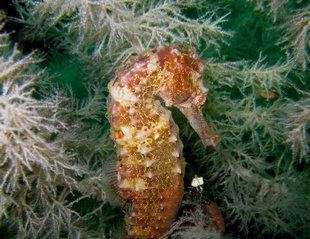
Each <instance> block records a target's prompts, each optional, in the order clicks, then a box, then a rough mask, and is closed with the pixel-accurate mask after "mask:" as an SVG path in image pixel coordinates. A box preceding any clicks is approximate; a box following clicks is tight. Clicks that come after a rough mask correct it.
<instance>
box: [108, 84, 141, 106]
mask: <svg viewBox="0 0 310 239" xmlns="http://www.w3.org/2000/svg"><path fill="white" fill-rule="evenodd" d="M110 94H111V96H112V98H113V100H114V101H116V102H120V103H121V105H123V106H130V105H132V104H133V103H136V102H138V101H139V98H138V97H137V96H136V95H135V94H134V92H132V91H131V90H130V89H128V87H127V86H123V87H120V86H119V85H118V86H116V87H112V88H111V89H110Z"/></svg>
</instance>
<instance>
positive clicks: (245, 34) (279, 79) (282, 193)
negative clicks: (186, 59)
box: [0, 0, 310, 239]
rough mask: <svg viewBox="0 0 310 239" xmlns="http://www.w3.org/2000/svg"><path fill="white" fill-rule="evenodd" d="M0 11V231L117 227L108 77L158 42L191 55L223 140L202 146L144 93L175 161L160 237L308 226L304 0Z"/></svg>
mask: <svg viewBox="0 0 310 239" xmlns="http://www.w3.org/2000/svg"><path fill="white" fill-rule="evenodd" d="M0 10H1V11H0V29H1V30H0V228H1V231H0V236H1V237H4V238H121V236H122V232H123V225H128V217H125V214H126V213H127V215H129V214H128V211H127V212H126V209H128V207H126V205H128V202H127V200H126V199H124V197H122V196H124V192H123V191H124V190H122V189H120V188H122V187H120V182H117V181H116V178H117V177H116V176H117V173H119V174H120V172H121V169H119V168H120V164H119V163H117V159H118V156H117V155H118V154H119V148H118V147H119V146H117V145H116V146H117V147H115V145H114V142H113V140H112V139H111V135H110V132H111V126H110V124H109V117H111V115H109V114H110V113H111V112H110V113H109V111H108V107H107V103H110V104H108V106H109V107H112V106H111V101H110V100H111V99H110V100H109V98H108V95H109V89H108V84H109V82H110V81H111V79H113V77H114V76H115V75H119V74H120V73H121V72H122V70H121V69H123V71H126V69H127V68H126V67H125V68H119V67H120V66H121V65H123V64H125V65H126V62H127V61H128V60H129V62H131V61H133V60H132V59H138V56H141V55H143V54H144V53H143V52H149V54H150V52H151V51H152V50H149V49H157V48H158V47H159V46H173V47H175V48H176V49H180V50H179V51H180V52H189V51H192V52H196V53H195V55H197V58H199V59H201V61H200V63H199V65H201V66H200V67H201V68H200V70H199V74H200V73H201V79H202V82H201V86H203V87H204V89H208V92H206V91H205V92H203V93H205V94H206V100H205V103H204V105H203V106H201V108H200V109H199V110H201V114H202V116H203V118H204V119H205V120H206V122H207V124H208V126H209V127H210V128H211V129H212V130H213V131H214V132H215V134H217V135H219V136H220V139H221V140H220V141H218V140H216V141H218V143H217V145H216V146H215V143H214V144H213V145H214V146H213V145H208V144H207V143H205V144H206V145H204V144H203V142H201V140H200V137H201V136H202V135H204V134H202V133H201V132H200V131H199V130H197V128H196V129H195V125H194V124H191V123H192V122H191V121H188V120H187V119H186V118H185V117H184V116H183V114H182V113H184V111H183V112H180V111H179V109H177V108H178V107H173V103H171V104H170V103H169V102H168V104H167V102H165V99H164V98H163V99H162V100H160V99H157V97H155V98H154V100H155V101H156V102H157V103H156V104H157V106H158V108H160V107H161V108H162V107H163V105H166V106H168V109H165V112H166V113H167V112H168V110H169V111H171V116H169V119H171V120H172V119H173V121H174V122H175V124H176V125H177V126H178V128H179V134H178V135H179V136H178V137H179V138H180V141H179V142H182V144H183V150H182V151H183V156H184V158H185V159H186V164H185V165H184V166H185V169H184V170H181V171H182V173H181V174H182V175H181V176H182V178H183V172H184V196H183V198H182V199H181V196H180V197H179V199H178V203H177V204H178V206H179V211H178V213H177V214H175V215H173V219H174V218H175V220H171V223H172V224H171V225H169V226H168V227H167V228H165V232H164V235H163V236H162V238H184V239H185V238H198V239H199V238H230V237H231V238H271V237H272V238H284V237H285V238H307V236H308V235H309V234H310V231H309V230H310V229H309V226H308V225H309V223H310V168H309V163H310V159H309V154H310V139H309V132H310V100H309V96H310V82H309V75H310V74H309V63H310V51H309V50H310V49H309V48H310V45H309V42H310V41H309V39H310V8H309V6H308V4H307V1H305V0H298V1H297V0H296V1H278V0H233V1H227V0H222V1H201V0H192V1H185V0H177V1H172V0H160V1H140V0H126V1H123V0H121V1H118V0H108V1H103V0H75V1H65V0H11V1H9V2H8V4H7V5H6V6H5V7H3V9H0ZM189 49H192V50H189ZM155 52H156V51H155ZM176 52H178V51H176ZM176 52H175V53H176ZM153 53H154V52H153ZM186 54H189V53H186ZM130 59H131V60H130ZM131 66H132V65H131ZM128 67H129V68H130V66H128ZM135 67H137V65H136V66H135ZM117 69H119V70H117ZM127 70H128V69H127ZM152 70H154V71H156V69H155V68H154V69H152ZM200 71H201V72H200ZM167 72H169V71H167ZM167 72H166V74H168V73H167ZM110 88H111V87H110ZM110 90H111V89H110ZM159 96H160V95H159ZM195 99H196V101H195V102H196V103H197V104H200V103H202V102H203V101H204V99H205V98H204V96H203V97H202V96H201V97H200V98H199V97H198V98H195ZM176 106H177V105H176ZM155 108H156V107H155ZM155 108H154V110H155ZM179 108H180V107H179ZM181 108H182V107H181ZM156 109H157V108H156ZM110 110H111V109H110ZM180 110H181V111H182V109H180ZM163 115H165V114H164V112H163V114H162V116H163ZM185 116H187V115H186V114H185ZM110 119H111V118H110ZM142 120H143V119H142V118H141V120H140V121H142ZM145 120H147V119H145ZM169 122H171V121H169ZM133 125H134V124H133ZM113 127H115V126H113V123H112V128H113ZM124 130H125V133H124V135H125V136H126V135H128V134H130V132H129V131H128V130H127V131H126V129H124ZM195 130H197V131H198V132H197V133H196V132H195ZM123 132H124V131H123ZM173 132H176V131H173ZM112 136H113V137H114V139H116V138H117V137H116V138H115V136H116V135H115V132H114V133H113V129H112ZM152 137H153V136H152ZM154 137H155V135H154ZM136 140H137V139H136ZM135 142H136V141H135ZM135 142H131V143H135ZM137 142H138V141H137ZM116 143H118V142H116ZM138 146H139V145H137V147H138ZM169 152H170V151H169ZM116 168H118V171H117V170H116ZM168 184H169V183H167V185H168ZM182 184H183V180H182ZM123 186H124V185H123ZM134 186H136V187H138V188H139V187H142V184H141V183H140V184H139V182H136V184H135V185H134ZM172 186H173V185H172ZM122 194H123V195H122ZM180 195H181V194H180ZM129 208H130V207H129ZM140 212H141V211H140ZM124 218H125V219H124ZM139 225H140V224H139Z"/></svg>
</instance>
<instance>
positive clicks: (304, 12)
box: [278, 6, 310, 69]
mask: <svg viewBox="0 0 310 239" xmlns="http://www.w3.org/2000/svg"><path fill="white" fill-rule="evenodd" d="M292 13H293V14H292V15H289V16H286V17H285V20H286V22H285V23H283V24H282V25H281V26H280V27H279V28H280V29H281V30H282V32H283V33H284V34H283V36H282V37H281V39H280V40H279V43H278V44H282V45H284V49H289V50H290V51H292V55H293V57H294V59H295V61H296V62H297V63H298V64H301V65H302V67H303V69H305V68H306V66H307V64H308V63H309V62H310V55H309V54H310V53H309V48H310V46H309V42H310V7H309V6H308V7H305V8H302V9H298V10H295V11H293V12H292Z"/></svg>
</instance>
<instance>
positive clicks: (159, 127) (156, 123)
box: [108, 46, 219, 239]
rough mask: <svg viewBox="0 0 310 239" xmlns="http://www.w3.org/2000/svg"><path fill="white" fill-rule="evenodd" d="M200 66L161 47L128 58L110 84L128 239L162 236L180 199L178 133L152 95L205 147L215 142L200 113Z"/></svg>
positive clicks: (188, 55)
mask: <svg viewBox="0 0 310 239" xmlns="http://www.w3.org/2000/svg"><path fill="white" fill-rule="evenodd" d="M203 65H204V63H203V61H202V60H201V59H200V58H199V57H198V56H197V54H196V52H195V50H194V49H192V48H191V49H189V50H187V51H184V50H180V49H179V48H178V47H176V46H160V47H158V48H155V49H150V50H147V51H145V52H143V53H142V54H140V55H138V56H134V57H131V58H130V59H129V60H128V61H127V62H126V63H125V64H124V65H122V66H121V67H120V68H119V69H118V71H117V73H116V75H115V77H114V78H113V79H112V80H111V82H110V83H109V86H108V88H109V92H110V96H109V100H108V112H109V113H108V118H109V121H110V123H111V137H112V139H113V140H114V141H115V144H116V148H117V154H118V163H117V168H116V185H117V188H118V190H119V192H120V194H121V196H122V197H123V198H124V199H125V200H128V201H129V202H131V204H130V206H129V209H128V212H127V215H126V220H125V223H126V231H127V232H126V237H127V238H139V239H146V238H159V237H160V236H162V235H163V234H164V233H165V232H166V231H167V230H168V228H169V226H170V225H171V223H172V222H173V221H174V220H175V217H176V215H177V212H178V209H179V206H180V202H181V199H182V196H183V177H184V165H185V162H184V158H183V157H182V148H183V145H182V142H181V140H180V138H179V133H178V131H179V130H178V127H177V125H176V124H175V123H174V121H173V119H172V117H171V112H170V111H169V110H167V109H166V108H164V107H163V106H162V105H161V103H160V101H159V100H157V99H156V97H157V96H158V97H160V98H161V99H162V100H163V101H164V103H165V105H166V107H169V106H175V107H177V108H178V109H179V110H180V111H181V112H182V113H183V114H184V115H185V116H186V118H187V119H188V121H189V123H190V124H191V126H192V127H193V129H194V130H195V131H196V132H197V134H198V135H199V137H200V139H201V141H202V143H203V144H204V145H213V146H215V145H216V144H217V143H218V141H219V136H217V135H216V134H214V133H213V132H212V130H211V129H210V128H209V127H208V125H207V123H206V122H205V120H204V118H203V116H202V112H201V106H202V105H203V104H204V102H205V94H206V93H207V89H206V88H205V87H204V86H203V84H202V79H201V71H202V68H203Z"/></svg>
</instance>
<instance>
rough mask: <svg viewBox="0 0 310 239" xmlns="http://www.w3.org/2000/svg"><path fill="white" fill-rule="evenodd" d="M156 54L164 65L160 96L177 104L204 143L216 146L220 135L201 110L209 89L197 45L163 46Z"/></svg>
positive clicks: (168, 104) (174, 104) (167, 102)
mask: <svg viewBox="0 0 310 239" xmlns="http://www.w3.org/2000/svg"><path fill="white" fill-rule="evenodd" d="M156 53H157V56H158V60H159V64H160V66H161V68H162V71H161V72H162V75H161V76H160V77H161V78H162V80H161V86H160V87H159V91H158V93H157V95H158V96H160V97H161V98H162V99H163V100H164V102H165V104H166V106H168V107H169V106H172V105H173V106H176V107H177V108H178V109H179V110H180V111H181V112H182V113H183V114H184V115H185V117H186V118H187V119H188V121H189V123H190V124H191V126H192V127H193V129H194V130H195V131H196V132H197V134H198V135H199V137H200V139H201V141H202V143H203V144H205V145H213V146H215V145H216V144H217V143H218V141H219V139H220V138H219V136H218V135H215V134H214V133H213V132H212V130H211V129H210V128H209V126H208V124H207V123H206V121H205V120H204V118H203V115H202V112H201V107H202V106H203V104H204V103H205V100H206V94H207V92H208V89H207V88H205V87H204V86H203V82H202V77H201V72H202V69H203V67H204V62H203V61H202V60H201V59H200V58H199V57H198V55H197V54H196V52H195V50H194V49H193V48H190V49H189V50H180V49H179V48H178V47H176V46H161V47H158V48H157V49H156Z"/></svg>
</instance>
